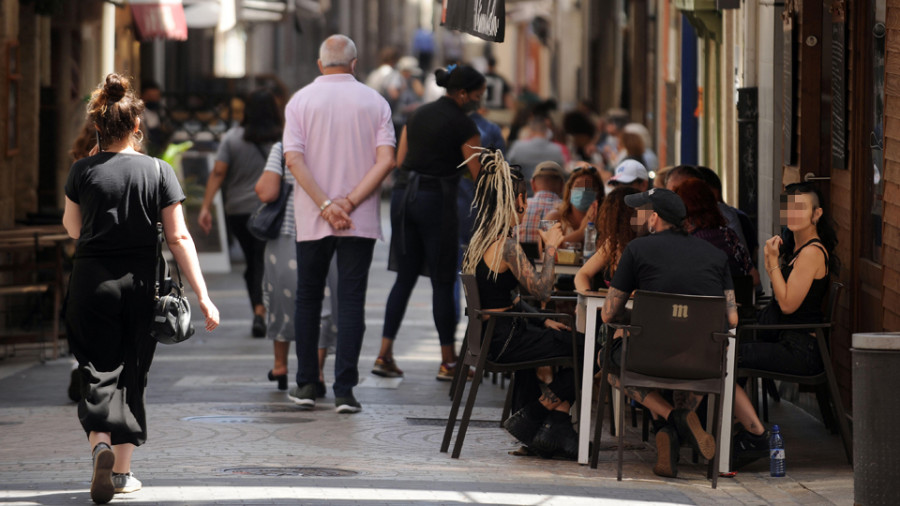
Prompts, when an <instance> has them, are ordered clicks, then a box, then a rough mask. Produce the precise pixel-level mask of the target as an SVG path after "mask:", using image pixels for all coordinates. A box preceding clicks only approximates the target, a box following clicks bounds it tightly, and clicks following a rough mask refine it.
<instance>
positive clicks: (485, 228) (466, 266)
mask: <svg viewBox="0 0 900 506" xmlns="http://www.w3.org/2000/svg"><path fill="white" fill-rule="evenodd" d="M481 162H482V170H481V172H480V173H479V175H478V180H477V186H476V189H475V207H476V208H477V209H478V215H477V216H476V217H475V230H474V232H473V234H472V239H471V241H470V242H469V248H468V250H466V255H465V258H464V259H463V272H465V273H468V274H474V275H475V278H476V280H477V282H478V295H479V296H480V298H481V302H482V305H483V306H484V308H485V309H487V310H491V311H508V310H514V311H528V310H530V308H528V307H527V306H526V305H525V304H523V303H522V302H520V301H518V300H517V297H515V296H514V294H513V290H514V289H515V288H516V287H517V286H518V285H520V284H521V285H522V286H524V287H525V288H526V289H527V290H528V292H529V293H531V294H532V295H534V296H535V297H537V298H538V299H540V300H548V299H549V298H550V292H551V290H552V289H553V283H554V281H555V279H556V276H555V273H554V267H555V263H556V262H555V257H556V248H557V247H558V246H559V244H560V242H562V239H563V235H562V230H561V228H560V225H559V224H556V225H554V226H553V228H551V229H550V230H549V231H547V232H544V231H539V234H540V237H541V239H542V240H543V243H544V254H543V269H542V270H541V272H540V274H538V273H536V272H535V270H534V267H532V265H531V263H530V262H529V261H528V259H527V258H526V256H525V252H524V251H523V250H522V247H521V246H520V245H519V241H518V240H517V239H516V237H514V234H513V231H514V230H515V228H516V226H517V225H518V224H519V223H520V222H521V221H522V219H523V217H524V216H525V209H526V208H527V206H528V202H527V198H526V187H527V184H526V181H525V178H524V177H523V175H522V173H521V172H519V171H518V170H514V169H510V167H509V164H507V163H506V161H505V160H504V159H503V154H502V153H500V151H487V150H485V151H484V152H483V153H482V160H481ZM532 311H533V310H532ZM535 321H537V320H532V319H527V320H526V319H524V318H514V319H513V318H501V319H499V320H498V321H497V323H496V327H495V328H494V332H495V334H496V335H497V336H500V337H499V338H498V339H496V340H494V341H493V342H492V343H491V349H490V351H489V353H490V357H491V359H492V360H494V361H497V362H501V363H502V362H523V361H527V360H535V359H539V358H547V357H560V356H566V355H570V354H571V353H572V344H573V343H572V333H571V332H567V331H568V330H570V329H569V328H568V327H566V326H565V325H563V324H562V323H559V322H557V321H553V320H550V319H546V320H544V321H543V325H539V324H536V323H534V322H535ZM486 324H487V322H485V325H486ZM575 381H576V378H575V373H574V371H573V370H572V369H570V368H566V369H560V370H558V371H556V372H555V373H554V372H552V371H551V370H550V368H549V367H547V368H543V367H542V368H540V369H538V370H537V371H535V374H528V373H523V374H520V375H517V376H516V382H515V386H514V402H515V404H514V407H515V408H516V409H517V410H516V412H515V413H514V414H513V415H512V416H511V417H510V418H509V419H508V420H507V421H506V423H505V424H504V427H505V428H506V430H507V431H509V433H510V434H512V435H513V436H515V438H516V439H518V440H519V441H521V442H522V443H524V444H525V445H526V446H527V447H529V449H531V450H533V451H534V452H535V453H537V454H539V455H541V456H544V457H554V456H559V457H564V458H568V459H575V458H576V456H577V453H578V436H577V434H576V433H575V430H574V429H573V428H572V422H571V420H570V419H569V409H570V408H571V406H572V403H574V402H575Z"/></svg>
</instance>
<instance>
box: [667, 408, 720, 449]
mask: <svg viewBox="0 0 900 506" xmlns="http://www.w3.org/2000/svg"><path fill="white" fill-rule="evenodd" d="M669 421H670V422H671V423H672V424H673V425H675V428H676V429H678V437H679V438H680V439H681V440H682V441H687V442H688V443H689V444H690V445H691V448H693V449H694V450H696V451H697V453H699V454H700V455H703V458H705V459H707V460H709V459H712V458H713V457H714V456H715V455H716V439H715V438H714V437H713V436H712V434H710V433H709V432H706V431H705V430H703V426H702V425H700V418H698V417H697V413H694V412H693V411H691V410H689V409H674V410H672V412H671V413H670V414H669Z"/></svg>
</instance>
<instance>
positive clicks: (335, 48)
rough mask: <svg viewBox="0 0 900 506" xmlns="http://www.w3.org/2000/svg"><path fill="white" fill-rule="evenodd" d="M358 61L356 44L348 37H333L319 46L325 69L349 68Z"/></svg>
mask: <svg viewBox="0 0 900 506" xmlns="http://www.w3.org/2000/svg"><path fill="white" fill-rule="evenodd" d="M355 59H356V44H354V43H353V41H352V40H350V37H347V36H346V35H332V36H331V37H328V38H327V39H325V41H324V42H322V45H321V46H319V60H321V61H322V66H323V67H326V68H327V67H349V66H350V62H352V61H353V60H355Z"/></svg>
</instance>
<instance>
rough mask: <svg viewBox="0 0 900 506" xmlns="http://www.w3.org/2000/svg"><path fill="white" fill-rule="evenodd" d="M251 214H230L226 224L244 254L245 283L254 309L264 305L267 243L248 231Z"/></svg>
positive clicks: (227, 216) (226, 217) (226, 218)
mask: <svg viewBox="0 0 900 506" xmlns="http://www.w3.org/2000/svg"><path fill="white" fill-rule="evenodd" d="M249 219H250V215H249V214H229V215H226V216H225V223H226V224H227V225H228V230H229V231H231V235H232V236H234V238H235V239H237V242H238V244H239V245H240V246H241V251H243V252H244V259H245V260H246V261H247V268H246V269H244V283H246V285H247V293H248V294H249V295H250V305H251V307H252V308H255V307H256V306H261V305H263V297H262V281H263V271H264V268H265V256H266V242H265V241H261V240H259V239H257V238H256V237H253V234H251V233H250V231H249V230H247V221H248V220H249Z"/></svg>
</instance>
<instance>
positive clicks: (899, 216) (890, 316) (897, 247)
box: [882, 0, 900, 331]
mask: <svg viewBox="0 0 900 506" xmlns="http://www.w3.org/2000/svg"><path fill="white" fill-rule="evenodd" d="M887 9H888V11H887V22H886V28H887V40H886V42H885V48H886V49H885V52H886V55H885V72H886V76H885V104H884V110H885V114H884V116H885V117H884V133H885V135H884V137H885V143H884V144H885V148H884V158H885V160H884V174H883V177H884V179H885V185H884V227H883V236H882V237H883V238H884V245H883V249H882V254H883V256H882V258H883V261H882V265H883V269H884V282H883V285H884V292H883V295H882V307H883V317H882V325H883V327H884V330H890V331H900V0H887Z"/></svg>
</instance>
